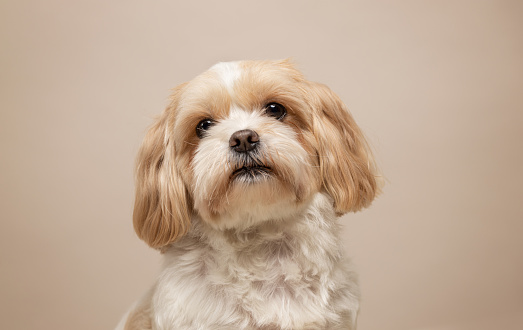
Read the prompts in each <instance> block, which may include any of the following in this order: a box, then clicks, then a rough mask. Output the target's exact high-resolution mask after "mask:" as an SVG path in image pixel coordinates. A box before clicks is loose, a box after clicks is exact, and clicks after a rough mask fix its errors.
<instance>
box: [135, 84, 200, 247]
mask: <svg viewBox="0 0 523 330" xmlns="http://www.w3.org/2000/svg"><path fill="white" fill-rule="evenodd" d="M176 93H177V91H176V90H175V93H174V95H176ZM173 104H174V102H173ZM173 104H172V105H171V106H170V107H169V108H167V109H166V110H165V111H164V113H163V114H162V115H161V117H160V118H159V119H158V120H157V121H156V123H155V124H154V125H153V126H152V127H151V128H150V129H149V131H148V132H147V135H146V136H145V139H144V141H143V143H142V146H141V148H140V151H139V153H138V158H137V166H136V198H135V203H134V213H133V222H134V229H135V231H136V233H137V234H138V236H139V237H140V238H141V239H143V240H144V241H145V242H146V243H147V244H149V245H150V246H151V247H153V248H156V249H161V248H162V247H165V246H166V245H168V244H170V243H172V242H174V241H175V240H176V238H178V237H179V236H182V235H184V234H185V233H186V232H187V231H188V229H189V226H190V210H191V203H190V198H189V194H188V192H187V189H186V187H185V184H184V182H183V180H182V177H181V175H180V173H179V171H178V170H177V168H176V166H175V164H174V144H173V141H172V136H171V131H172V117H173V114H172V109H173V108H174V105H173Z"/></svg>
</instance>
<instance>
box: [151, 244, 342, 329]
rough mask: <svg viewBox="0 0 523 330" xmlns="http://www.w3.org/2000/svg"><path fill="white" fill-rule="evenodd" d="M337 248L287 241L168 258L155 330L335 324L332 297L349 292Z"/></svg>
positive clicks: (198, 250)
mask: <svg viewBox="0 0 523 330" xmlns="http://www.w3.org/2000/svg"><path fill="white" fill-rule="evenodd" d="M312 243H313V242H312ZM328 243H329V242H328ZM191 246H193V248H192V249H191ZM326 247H331V248H332V251H329V249H328V248H326ZM335 247H337V246H336V244H334V242H330V243H329V244H326V245H323V246H322V245H321V244H317V245H315V244H311V242H300V241H298V240H295V239H294V238H292V237H287V236H285V235H282V236H281V237H271V239H265V238H264V239H255V240H246V241H244V242H230V241H229V242H225V241H224V244H223V245H222V246H220V249H219V250H217V249H213V248H210V247H205V248H202V247H201V245H200V244H195V245H191V244H187V245H186V246H184V247H183V249H180V250H173V251H170V253H171V255H170V256H169V258H170V260H169V261H168V264H169V265H170V266H169V267H166V268H165V270H164V272H163V274H162V276H161V278H160V281H159V284H158V288H157V293H156V295H155V304H154V305H155V306H158V308H157V310H156V315H157V317H156V319H157V321H158V328H159V329H168V328H182V327H187V328H191V329H192V328H194V329H198V328H201V329H210V328H212V329H219V328H221V327H223V328H224V329H230V326H232V325H234V326H236V327H238V326H239V327H240V328H244V329H249V328H260V325H265V326H267V327H268V328H274V329H291V328H307V327H310V328H314V327H316V328H322V327H323V326H324V325H325V324H326V322H328V320H329V319H336V318H337V317H338V315H336V313H335V312H334V311H333V310H334V308H333V306H331V305H332V304H333V296H334V292H333V290H336V289H339V290H343V288H344V287H345V286H344V285H343V283H337V282H340V281H344V280H343V278H344V276H339V274H338V273H340V272H341V273H342V272H343V267H341V268H339V267H337V266H336V263H337V262H338V261H339V260H338V255H337V253H338V251H337V250H336V248H335ZM336 294H339V293H336ZM255 325H256V326H255Z"/></svg>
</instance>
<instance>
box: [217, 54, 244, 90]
mask: <svg viewBox="0 0 523 330" xmlns="http://www.w3.org/2000/svg"><path fill="white" fill-rule="evenodd" d="M210 70H211V71H214V72H216V73H217V74H218V76H219V77H220V79H221V80H222V81H223V83H224V84H225V86H226V88H227V90H228V91H229V93H230V92H231V91H232V87H233V86H234V82H235V81H236V80H238V78H239V77H240V74H241V69H240V65H239V63H238V62H222V63H218V64H216V65H214V66H213V67H211V69H210Z"/></svg>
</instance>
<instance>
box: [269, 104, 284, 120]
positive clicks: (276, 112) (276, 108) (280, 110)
mask: <svg viewBox="0 0 523 330" xmlns="http://www.w3.org/2000/svg"><path fill="white" fill-rule="evenodd" d="M265 113H266V114H268V115H269V116H271V117H274V118H276V119H278V120H282V119H283V117H285V115H286V114H287V110H286V109H285V107H284V106H283V105H281V104H279V103H274V102H273V103H269V104H267V105H266V106H265Z"/></svg>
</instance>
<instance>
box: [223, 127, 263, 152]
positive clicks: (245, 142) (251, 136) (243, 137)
mask: <svg viewBox="0 0 523 330" xmlns="http://www.w3.org/2000/svg"><path fill="white" fill-rule="evenodd" d="M259 141H260V137H259V136H258V134H257V133H256V132H255V131H253V130H250V129H242V130H241V131H237V132H234V134H233V135H231V138H230V139H229V146H230V147H231V148H232V149H234V150H235V151H237V152H248V151H251V150H253V149H254V148H256V145H257V144H258V142H259Z"/></svg>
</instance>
